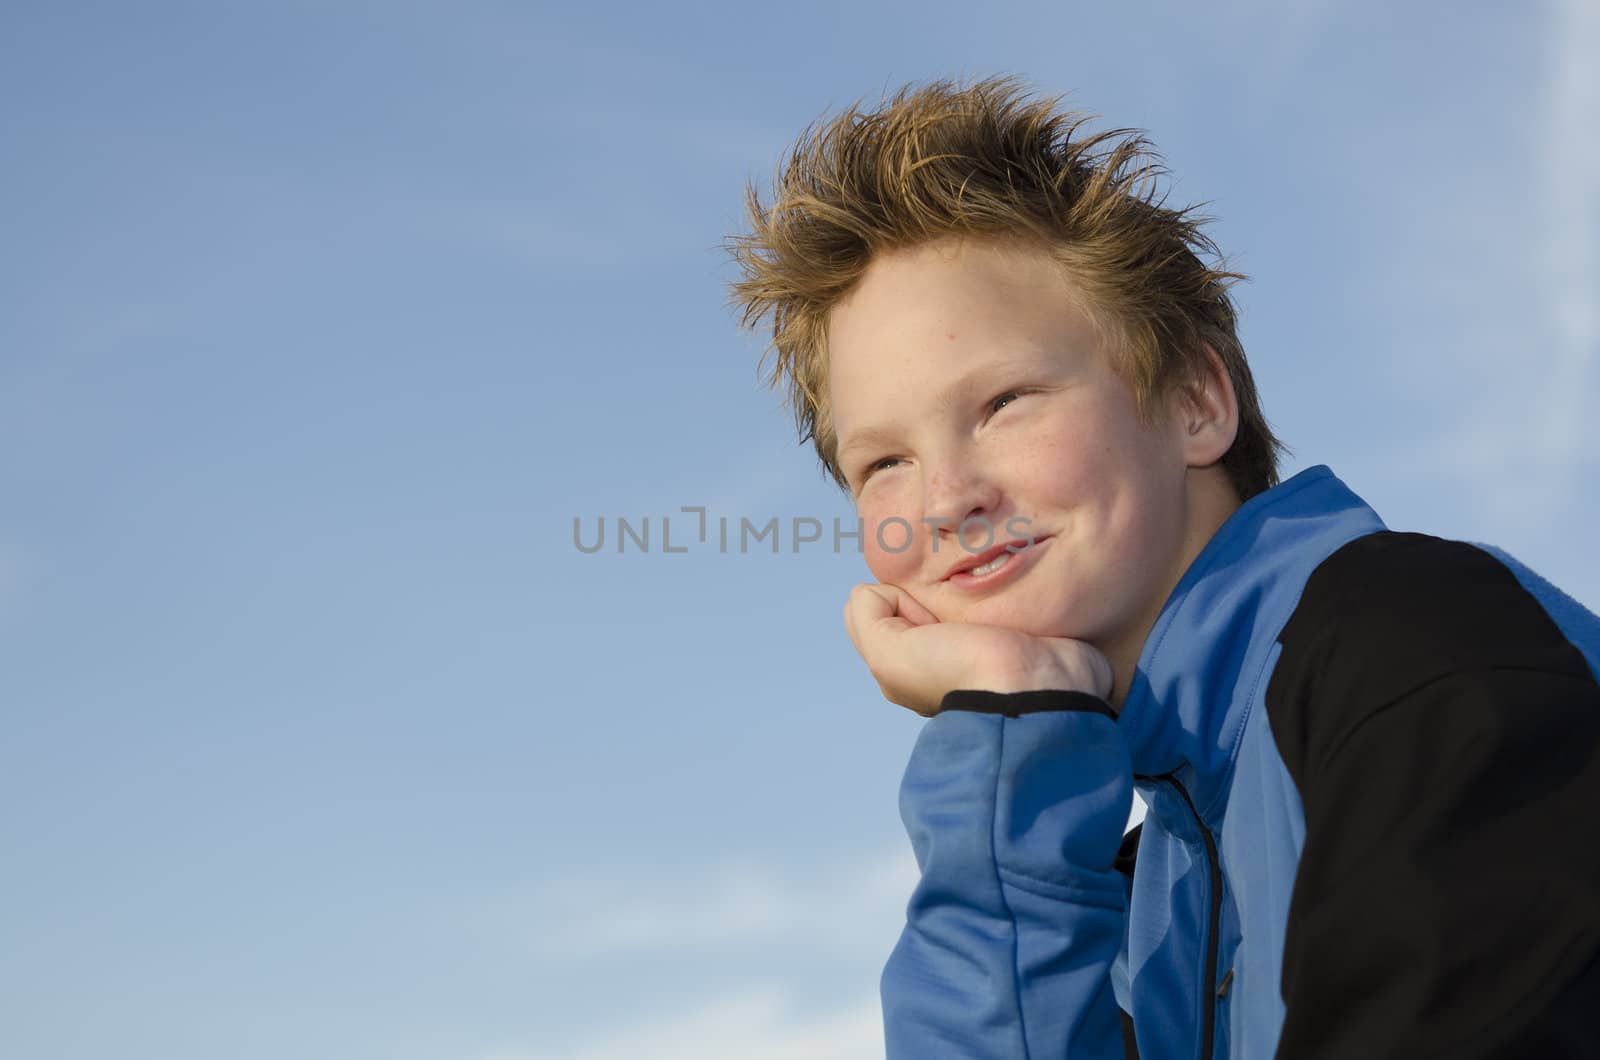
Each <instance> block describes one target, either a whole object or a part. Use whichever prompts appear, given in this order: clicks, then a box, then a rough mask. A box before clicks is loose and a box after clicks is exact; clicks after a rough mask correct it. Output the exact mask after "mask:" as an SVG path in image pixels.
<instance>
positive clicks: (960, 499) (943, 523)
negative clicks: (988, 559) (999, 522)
mask: <svg viewBox="0 0 1600 1060" xmlns="http://www.w3.org/2000/svg"><path fill="white" fill-rule="evenodd" d="M999 506H1000V490H999V487H998V485H997V484H996V483H995V482H994V480H993V479H992V478H991V477H990V476H988V475H986V474H984V473H983V472H982V471H981V470H980V469H976V468H971V467H967V468H960V469H936V470H935V471H934V472H933V473H932V475H930V476H929V479H928V495H927V503H926V504H925V505H924V515H925V516H926V518H927V519H928V520H929V522H928V524H927V525H928V526H929V527H934V526H937V527H938V529H937V531H936V532H937V533H938V535H939V539H940V543H941V544H942V543H944V542H946V541H948V542H950V543H951V544H960V543H963V542H964V543H965V544H967V545H969V546H976V547H977V548H979V549H982V548H985V547H987V544H986V542H985V538H987V537H990V536H992V535H998V534H999V533H1001V530H1002V528H1001V527H998V526H994V525H993V520H992V517H993V515H994V513H995V512H997V511H998V510H999ZM933 520H939V522H937V523H935V522H933ZM963 523H966V524H967V532H966V536H965V538H964V539H962V541H957V535H958V534H959V533H960V532H961V526H962V524H963ZM996 540H998V538H996ZM990 543H992V542H990Z"/></svg>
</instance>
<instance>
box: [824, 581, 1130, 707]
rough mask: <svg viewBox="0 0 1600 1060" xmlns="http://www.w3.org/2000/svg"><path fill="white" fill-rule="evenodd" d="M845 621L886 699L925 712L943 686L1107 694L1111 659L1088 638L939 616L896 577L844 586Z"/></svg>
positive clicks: (941, 693) (938, 698)
mask: <svg viewBox="0 0 1600 1060" xmlns="http://www.w3.org/2000/svg"><path fill="white" fill-rule="evenodd" d="M844 624H845V629H846V630H848V631H849V633H850V640H851V642H852V643H853V644H854V645H855V646H856V651H858V652H860V653H861V658H862V659H863V660H864V661H865V662H866V664H867V669H869V670H871V671H872V676H873V677H874V678H875V679H876V680H877V682H878V687H879V688H880V689H882V690H883V695H884V698H886V699H888V700H889V702H891V703H898V704H900V705H901V706H902V707H908V708H910V709H911V710H913V711H915V712H916V713H918V714H921V715H922V716H923V717H928V718H931V717H933V715H935V714H937V713H939V704H940V703H941V702H942V701H943V699H944V696H945V693H946V692H951V691H954V690H955V689H958V688H971V689H979V690H982V691H987V692H1030V691H1035V690H1044V689H1060V690H1064V691H1068V692H1088V693H1090V694H1091V695H1096V696H1099V697H1100V698H1101V699H1104V698H1106V696H1107V695H1109V694H1110V692H1111V663H1110V662H1109V661H1108V660H1107V659H1106V657H1105V656H1104V655H1103V654H1101V653H1100V651H1099V650H1098V649H1097V648H1095V647H1094V646H1092V645H1090V644H1086V643H1084V642H1083V641H1079V640H1069V639H1067V638H1065V637H1035V636H1031V635H1029V634H1027V633H1019V632H1017V631H1016V630H1011V629H1002V628H1000V627H999V626H983V625H978V624H976V623H970V622H940V621H939V620H938V619H937V618H935V617H934V616H933V615H932V614H930V613H929V611H928V609H927V608H925V607H923V606H922V605H921V604H919V603H918V602H917V601H916V600H915V599H914V598H912V596H911V594H910V593H908V592H906V591H905V590H904V589H901V588H899V587H898V586H895V585H886V584H862V585H857V586H856V587H855V588H854V589H852V590H850V599H849V601H848V602H846V604H845V606H844Z"/></svg>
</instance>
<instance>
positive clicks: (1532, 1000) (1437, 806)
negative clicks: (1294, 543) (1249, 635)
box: [1266, 532, 1600, 1060]
mask: <svg viewBox="0 0 1600 1060" xmlns="http://www.w3.org/2000/svg"><path fill="white" fill-rule="evenodd" d="M1279 639H1280V641H1281V642H1282V644H1283V652H1282V655H1281V656H1280V657H1279V660H1278V664H1277V666H1276V668H1275V669H1274V671H1273V675H1272V679H1271V682H1270V684H1269V686H1268V688H1267V695H1266V703H1267V713H1268V719H1269V721H1270V722H1271V726H1272V731H1273V735H1274V738H1275V739H1276V741H1277V745H1278V748H1279V753H1280V754H1281V755H1282V758H1283V761H1284V764H1285V766H1287V768H1288V770H1289V773H1290V775H1291V776H1292V777H1293V779H1294V782H1295V784H1296V785H1297V787H1298V788H1299V791H1300V795H1301V800H1302V803H1303V805H1304V809H1305V821H1306V840H1305V847H1304V849H1303V850H1302V852H1301V857H1300V864H1299V869H1298V872H1297V875H1296V877H1295V884H1294V891H1293V896H1292V900H1291V904H1290V909H1289V920H1288V925H1287V929H1286V935H1285V943H1284V953H1283V980H1282V984H1281V987H1282V991H1283V997H1284V1001H1285V1003H1286V1005H1287V1013H1286V1016H1285V1019H1284V1024H1283V1031H1282V1035H1281V1037H1280V1040H1279V1051H1278V1056H1279V1057H1283V1058H1293V1060H1303V1058H1312V1057H1316V1058H1323V1057H1327V1058H1334V1057H1337V1058H1341V1060H1344V1058H1350V1057H1362V1058H1363V1060H1366V1058H1378V1057H1434V1056H1438V1057H1444V1056H1448V1057H1453V1058H1454V1057H1460V1058H1491V1057H1492V1058H1502V1057H1504V1058H1510V1057H1524V1056H1528V1057H1533V1056H1541V1057H1542V1056H1550V1057H1600V994H1596V992H1595V990H1596V986H1597V980H1600V974H1597V972H1596V965H1595V964H1594V963H1593V962H1594V961H1595V959H1596V955H1597V954H1600V842H1597V841H1596V840H1597V837H1600V822H1597V816H1600V686H1597V685H1596V683H1595V679H1594V676H1593V674H1591V673H1590V671H1589V668H1588V666H1587V664H1586V663H1585V661H1584V659H1583V656H1582V655H1581V654H1580V653H1579V652H1578V650H1577V649H1576V648H1575V647H1574V646H1573V645H1572V644H1571V643H1569V642H1568V641H1567V640H1566V638H1565V637H1564V636H1563V635H1562V634H1561V632H1560V630H1559V629H1558V628H1557V627H1556V625H1555V624H1554V623H1553V622H1552V621H1551V620H1550V618H1549V616H1548V615H1547V614H1546V613H1545V612H1544V609H1543V608H1542V607H1540V606H1539V603H1538V601H1537V600H1535V599H1534V598H1533V597H1532V596H1531V595H1529V594H1528V593H1527V592H1526V591H1525V590H1524V589H1523V588H1522V587H1521V585H1520V584H1519V583H1518V582H1517V581H1516V579H1515V577H1514V576H1513V575H1512V574H1511V572H1510V571H1509V570H1508V569H1507V568H1506V567H1505V566H1504V565H1503V564H1501V563H1500V562H1499V561H1498V560H1496V559H1495V558H1494V557H1493V556H1491V555H1489V554H1488V553H1486V552H1484V551H1483V550H1481V549H1478V548H1474V547H1473V546H1471V545H1467V544H1463V543H1460V542H1451V541H1443V540H1440V539H1438V538H1433V537H1428V536H1426V535H1422V534H1398V533H1390V532H1382V533H1378V534H1373V535H1370V536H1369V537H1365V538H1361V539H1359V540H1357V541H1355V542H1352V543H1351V544H1349V545H1346V546H1345V547H1344V548H1342V549H1341V550H1339V551H1338V552H1336V553H1335V554H1334V555H1333V556H1331V557H1329V559H1328V560H1327V561H1325V562H1324V563H1323V564H1322V565H1321V566H1320V567H1318V569H1317V571H1316V572H1315V573H1314V574H1313V576H1312V578H1311V579H1310V581H1309V582H1308V583H1307V585H1306V589H1305V592H1304V594H1303V595H1302V597H1301V600H1300V602H1299V605H1298V606H1297V607H1296V610H1295V613H1294V615H1293V617H1292V618H1291V620H1290V621H1289V623H1288V625H1287V626H1286V627H1285V628H1284V631H1283V634H1282V636H1281V637H1280V638H1279Z"/></svg>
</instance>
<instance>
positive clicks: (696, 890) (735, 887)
mask: <svg viewBox="0 0 1600 1060" xmlns="http://www.w3.org/2000/svg"><path fill="white" fill-rule="evenodd" d="M641 871H646V872H648V871H649V870H641ZM916 882H917V867H916V862H915V860H914V859H913V857H912V854H911V850H910V846H909V844H907V845H906V846H905V847H904V849H900V848H896V849H894V850H892V851H887V852H885V853H884V854H882V855H880V856H878V857H876V858H872V859H867V860H863V861H860V862H858V863H856V864H853V865H846V866H842V867H840V868H838V869H837V870H836V871H833V872H831V873H829V874H827V875H825V876H823V875H818V876H813V877H809V878H806V879H796V878H785V877H783V876H782V875H780V874H779V873H777V872H775V871H774V870H772V869H771V868H770V867H768V866H765V865H762V864H760V863H758V862H754V861H750V860H748V859H745V860H735V861H724V862H722V863H720V864H714V865H712V866H708V867H707V868H705V869H702V870H700V871H699V872H697V873H696V874H695V875H694V876H692V877H688V878H680V879H676V880H671V879H664V878H663V877H662V876H661V875H660V874H659V873H657V874H654V875H652V876H651V886H650V887H649V888H648V890H649V892H650V893H649V895H648V896H647V897H641V896H640V890H641V889H640V887H639V886H638V885H637V883H636V882H628V881H622V880H618V879H616V878H614V877H612V878H597V877H596V876H595V875H593V874H590V875H587V876H582V877H578V876H574V877H569V878H567V879H563V880H559V881H555V882H553V883H550V884H547V885H545V886H543V887H541V888H538V889H537V893H536V894H533V895H531V896H529V897H527V898H526V899H519V900H518V901H517V902H516V903H515V907H516V909H518V910H524V909H525V910H528V911H537V912H531V913H530V917H529V918H528V919H527V920H524V923H525V924H527V925H528V926H530V927H532V928H533V933H534V934H535V936H536V939H537V945H538V948H539V950H540V953H541V955H543V956H547V957H562V958H564V959H570V958H587V957H599V956H605V955H611V954H616V953H621V952H637V951H650V950H655V951H671V952H675V953H679V952H689V951H701V952H704V951H708V950H724V949H728V948H732V947H741V946H756V945H771V944H775V943H776V944H792V945H796V946H803V947H806V948H808V949H812V950H814V951H820V952H825V953H830V954H834V955H847V956H858V957H861V958H863V959H873V960H877V959H881V958H882V957H884V956H885V955H887V954H888V952H889V950H890V949H891V948H893V946H894V942H895V939H896V938H898V937H899V933H900V928H901V926H902V925H903V924H904V921H905V905H906V900H907V899H908V898H909V897H910V895H911V891H912V888H913V887H915V886H916ZM552 909H559V910H561V911H562V915H561V918H560V921H559V922H551V921H550V920H549V913H548V911H549V910H552ZM495 915H496V916H497V917H499V916H505V915H507V911H506V910H504V909H502V910H501V912H500V913H497V914H495ZM509 915H510V917H511V918H512V919H521V917H519V916H518V914H517V913H516V912H514V911H513V912H510V913H509ZM536 921H542V922H536Z"/></svg>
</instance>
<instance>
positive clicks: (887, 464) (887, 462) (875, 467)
mask: <svg viewBox="0 0 1600 1060" xmlns="http://www.w3.org/2000/svg"><path fill="white" fill-rule="evenodd" d="M899 462H900V458H899V457H894V456H886V457H884V458H883V459H882V460H874V461H873V462H872V463H870V464H868V465H867V466H866V469H865V470H863V471H862V472H861V481H862V482H865V481H867V479H869V478H871V477H872V473H873V472H874V471H883V470H885V469H887V468H891V467H893V466H894V465H896V464H898V463H899Z"/></svg>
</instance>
